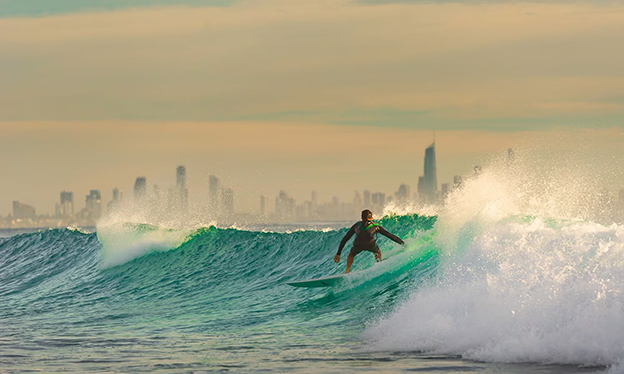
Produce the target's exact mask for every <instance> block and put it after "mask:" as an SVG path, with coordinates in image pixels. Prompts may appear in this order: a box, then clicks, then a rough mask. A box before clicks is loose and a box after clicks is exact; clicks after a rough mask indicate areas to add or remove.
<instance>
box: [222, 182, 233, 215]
mask: <svg viewBox="0 0 624 374" xmlns="http://www.w3.org/2000/svg"><path fill="white" fill-rule="evenodd" d="M221 200H222V202H223V213H225V214H226V215H227V216H231V215H232V214H234V190H233V189H231V188H224V189H223V190H222V191H221Z"/></svg>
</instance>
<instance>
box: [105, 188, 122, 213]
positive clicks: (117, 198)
mask: <svg viewBox="0 0 624 374" xmlns="http://www.w3.org/2000/svg"><path fill="white" fill-rule="evenodd" d="M121 195H122V193H121V192H120V191H119V188H113V199H112V200H111V201H109V202H108V211H109V212H110V211H111V210H113V209H115V208H116V207H118V206H119V204H120V203H121Z"/></svg>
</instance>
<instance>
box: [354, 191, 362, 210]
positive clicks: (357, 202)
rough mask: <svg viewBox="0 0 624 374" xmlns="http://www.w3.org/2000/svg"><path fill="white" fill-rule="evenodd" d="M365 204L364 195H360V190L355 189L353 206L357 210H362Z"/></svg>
mask: <svg viewBox="0 0 624 374" xmlns="http://www.w3.org/2000/svg"><path fill="white" fill-rule="evenodd" d="M363 204H364V201H363V200H362V196H361V195H360V192H359V191H355V196H353V207H354V208H355V209H356V210H361V209H362V205H363Z"/></svg>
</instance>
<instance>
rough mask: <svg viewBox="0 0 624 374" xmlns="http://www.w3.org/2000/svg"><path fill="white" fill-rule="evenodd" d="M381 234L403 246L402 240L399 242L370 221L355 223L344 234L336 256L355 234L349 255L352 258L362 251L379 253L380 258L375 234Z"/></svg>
mask: <svg viewBox="0 0 624 374" xmlns="http://www.w3.org/2000/svg"><path fill="white" fill-rule="evenodd" d="M377 233H379V234H381V235H383V236H385V237H387V238H390V239H391V240H392V241H394V242H396V243H399V244H404V242H403V240H401V239H400V238H399V237H398V236H395V235H392V234H390V233H389V232H388V231H386V230H385V229H384V228H383V227H381V226H380V225H378V224H376V223H373V222H371V221H360V222H356V223H355V224H354V225H353V226H351V228H350V229H349V231H347V233H346V234H345V236H344V238H342V241H341V242H340V246H339V247H338V253H337V254H338V255H340V253H341V252H342V248H344V246H345V244H347V241H349V239H351V237H352V236H353V235H354V234H355V239H354V240H353V247H352V248H351V253H350V254H352V255H353V256H355V255H357V254H358V253H360V252H362V251H369V252H373V253H379V256H380V257H379V258H381V251H380V250H379V247H378V246H377V243H376V242H375V234H377Z"/></svg>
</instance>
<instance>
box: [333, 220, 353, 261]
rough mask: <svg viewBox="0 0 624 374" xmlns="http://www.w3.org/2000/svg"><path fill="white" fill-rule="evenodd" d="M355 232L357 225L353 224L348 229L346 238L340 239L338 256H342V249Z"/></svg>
mask: <svg viewBox="0 0 624 374" xmlns="http://www.w3.org/2000/svg"><path fill="white" fill-rule="evenodd" d="M354 234H355V226H351V228H350V229H349V231H347V233H346V234H345V236H344V238H342V241H340V246H338V252H337V253H336V255H337V256H340V253H341V252H342V249H343V248H344V246H345V244H347V242H348V241H349V239H351V237H352V236H353V235H354Z"/></svg>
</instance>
